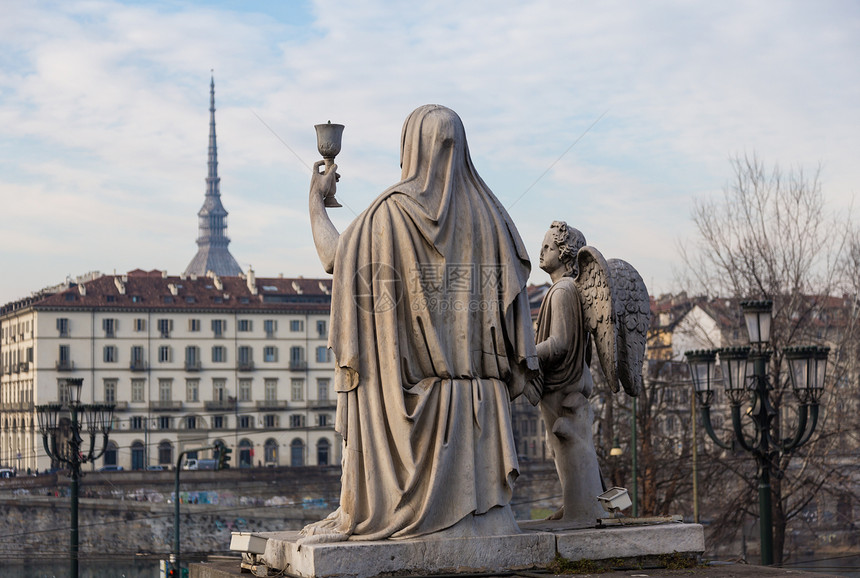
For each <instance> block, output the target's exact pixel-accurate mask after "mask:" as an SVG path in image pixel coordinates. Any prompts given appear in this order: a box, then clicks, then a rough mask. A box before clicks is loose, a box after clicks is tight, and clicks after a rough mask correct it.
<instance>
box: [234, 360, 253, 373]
mask: <svg viewBox="0 0 860 578" xmlns="http://www.w3.org/2000/svg"><path fill="white" fill-rule="evenodd" d="M236 369H238V370H239V371H254V362H253V361H241V360H240V361H239V363H237V364H236Z"/></svg>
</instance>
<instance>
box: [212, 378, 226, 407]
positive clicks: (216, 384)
mask: <svg viewBox="0 0 860 578" xmlns="http://www.w3.org/2000/svg"><path fill="white" fill-rule="evenodd" d="M212 399H214V400H215V401H227V380H226V379H221V378H218V379H213V380H212Z"/></svg>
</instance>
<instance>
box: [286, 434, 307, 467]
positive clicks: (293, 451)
mask: <svg viewBox="0 0 860 578" xmlns="http://www.w3.org/2000/svg"><path fill="white" fill-rule="evenodd" d="M290 465H291V466H293V467H294V468H298V467H301V466H303V465H305V444H304V442H303V441H302V440H299V439H295V440H293V441H292V442H291V443H290Z"/></svg>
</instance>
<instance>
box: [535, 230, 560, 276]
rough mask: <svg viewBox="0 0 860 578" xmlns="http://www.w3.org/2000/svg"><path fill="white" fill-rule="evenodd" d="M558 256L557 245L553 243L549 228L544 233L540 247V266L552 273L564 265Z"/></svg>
mask: <svg viewBox="0 0 860 578" xmlns="http://www.w3.org/2000/svg"><path fill="white" fill-rule="evenodd" d="M559 257H560V253H559V250H558V245H556V244H555V240H554V239H553V234H552V229H550V230H549V231H547V232H546V235H544V237H543V244H542V245H541V248H540V268H541V269H543V270H544V271H546V272H547V273H549V274H550V275H552V274H553V273H554V272H556V271H558V270H559V269H560V268H563V267H564V265H563V264H562V262H561V259H560V258H559Z"/></svg>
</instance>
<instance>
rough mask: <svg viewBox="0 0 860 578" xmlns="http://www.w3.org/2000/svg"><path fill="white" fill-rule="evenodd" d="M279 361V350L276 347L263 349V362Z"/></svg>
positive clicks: (271, 346)
mask: <svg viewBox="0 0 860 578" xmlns="http://www.w3.org/2000/svg"><path fill="white" fill-rule="evenodd" d="M277 360H278V348H277V347H275V346H274V345H267V346H266V347H264V348H263V361H267V362H273V361H277Z"/></svg>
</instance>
